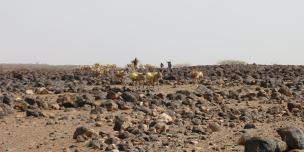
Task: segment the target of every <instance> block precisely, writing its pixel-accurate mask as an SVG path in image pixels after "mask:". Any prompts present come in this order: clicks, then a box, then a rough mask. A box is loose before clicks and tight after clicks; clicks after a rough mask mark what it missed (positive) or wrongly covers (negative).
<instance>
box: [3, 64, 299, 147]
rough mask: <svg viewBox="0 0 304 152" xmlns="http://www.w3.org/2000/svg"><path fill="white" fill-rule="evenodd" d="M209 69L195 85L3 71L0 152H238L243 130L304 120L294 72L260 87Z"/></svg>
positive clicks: (253, 132) (260, 131) (273, 130)
mask: <svg viewBox="0 0 304 152" xmlns="http://www.w3.org/2000/svg"><path fill="white" fill-rule="evenodd" d="M272 68H273V67H272ZM282 69H284V68H282ZM203 70H205V69H203ZM210 71H212V70H210ZM210 71H209V73H208V75H206V77H205V79H204V80H203V81H202V82H201V83H200V84H199V85H194V84H189V83H186V81H185V82H184V84H181V85H170V83H169V82H170V81H171V82H174V81H172V80H168V81H165V82H162V83H161V85H160V87H159V89H158V88H157V87H154V88H153V87H149V88H147V87H146V88H144V89H140V90H139V89H137V88H136V87H134V86H127V87H123V86H122V85H117V84H103V83H101V82H98V81H99V80H102V79H100V78H94V77H91V76H86V75H83V76H79V77H82V79H80V80H79V78H77V77H75V76H77V75H75V74H74V77H69V75H71V74H69V73H55V74H39V73H36V74H37V75H39V77H36V78H34V77H33V75H35V74H33V73H26V74H23V75H22V76H21V78H20V75H19V76H18V75H14V74H11V73H6V74H3V75H2V76H1V85H2V88H1V92H2V95H1V98H0V99H1V100H0V101H1V102H0V103H2V104H1V106H0V108H1V109H0V112H1V113H0V114H1V119H0V134H1V136H0V151H1V152H2V151H4V152H5V151H7V152H19V151H20V152H36V151H37V152H58V151H59V152H60V151H62V152H69V151H71V152H74V151H80V152H82V151H83V152H87V151H115V150H120V151H202V152H204V151H206V152H208V151H228V152H230V151H231V152H238V151H239V152H241V151H244V149H245V147H244V145H243V144H241V143H240V139H241V137H242V136H243V137H244V136H245V135H250V136H251V137H253V136H256V137H263V138H269V139H278V140H281V137H280V135H279V134H278V133H277V129H280V128H284V127H291V126H292V127H298V128H301V127H302V126H304V121H303V120H304V119H303V117H302V116H303V112H302V107H303V105H302V101H303V100H302V99H303V91H302V88H303V87H302V86H301V85H303V83H302V82H303V81H302V78H301V76H300V75H299V76H296V75H293V76H286V75H285V73H284V72H282V73H280V74H278V75H279V76H280V77H282V79H279V78H276V80H277V81H276V82H280V83H281V84H280V85H275V84H271V82H270V84H269V85H273V86H267V87H265V86H264V84H263V82H261V80H263V79H260V78H253V77H251V78H252V79H250V80H251V81H249V80H244V81H242V82H240V81H236V80H235V79H234V78H231V77H229V76H225V75H223V76H217V77H216V79H212V76H211V75H212V73H211V72H210ZM291 71H293V70H291ZM294 71H296V70H294ZM205 73H207V72H205ZM215 73H216V72H215ZM262 73H263V72H262ZM264 74H265V75H269V73H267V72H265V73H264ZM249 75H254V73H253V74H247V75H245V76H242V77H244V79H246V78H248V76H249ZM225 77H226V78H228V80H227V79H225ZM92 78H93V79H92ZM267 79H268V78H267ZM105 80H106V81H103V82H108V80H107V79H105ZM219 80H225V81H224V82H223V81H221V83H220V82H219ZM265 80H266V79H265ZM279 80H283V81H279ZM291 80H292V81H291ZM91 81H92V82H91ZM247 81H248V82H247ZM167 82H168V83H167ZM265 82H266V81H265ZM300 82H301V83H300ZM21 84H23V85H21ZM300 84H301V85H300ZM248 126H249V127H248ZM79 127H83V128H86V129H87V130H86V133H84V132H77V131H76V129H77V128H79ZM87 132H90V133H87Z"/></svg>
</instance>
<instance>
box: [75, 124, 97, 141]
mask: <svg viewBox="0 0 304 152" xmlns="http://www.w3.org/2000/svg"><path fill="white" fill-rule="evenodd" d="M93 137H98V134H97V133H96V132H95V131H94V130H93V129H89V128H87V127H84V126H81V127H78V128H77V129H76V130H75V132H74V135H73V139H78V138H83V139H84V140H87V139H89V138H93Z"/></svg>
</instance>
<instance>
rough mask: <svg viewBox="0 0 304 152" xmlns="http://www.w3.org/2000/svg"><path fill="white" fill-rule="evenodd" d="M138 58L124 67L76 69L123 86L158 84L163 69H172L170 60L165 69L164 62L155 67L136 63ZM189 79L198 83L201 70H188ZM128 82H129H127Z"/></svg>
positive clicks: (200, 77)
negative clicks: (107, 78)
mask: <svg viewBox="0 0 304 152" xmlns="http://www.w3.org/2000/svg"><path fill="white" fill-rule="evenodd" d="M138 63H139V60H138V59H137V58H135V59H134V60H133V61H131V64H127V65H126V67H125V68H120V67H117V66H116V65H115V64H105V65H102V64H99V63H96V64H94V65H84V66H80V67H78V68H77V69H76V70H77V71H80V72H87V73H92V74H94V75H95V76H99V77H110V78H111V79H112V80H115V81H118V82H119V83H120V84H121V85H123V86H125V85H127V84H130V85H132V86H135V87H137V88H138V89H140V87H144V86H147V87H153V88H154V86H158V88H159V84H160V81H161V80H163V73H164V71H165V70H167V71H169V73H170V71H171V70H172V65H171V62H168V67H167V68H166V69H165V68H164V64H163V63H161V64H160V67H159V68H157V67H155V66H153V65H150V64H138ZM190 79H191V80H192V83H193V84H199V83H200V81H201V80H202V79H203V72H202V71H198V70H192V71H191V72H190ZM128 82H130V83H128Z"/></svg>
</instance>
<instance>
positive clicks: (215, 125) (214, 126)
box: [209, 122, 221, 132]
mask: <svg viewBox="0 0 304 152" xmlns="http://www.w3.org/2000/svg"><path fill="white" fill-rule="evenodd" d="M209 128H210V129H211V130H212V132H218V131H220V130H221V126H220V125H219V124H218V123H216V122H213V123H210V124H209Z"/></svg>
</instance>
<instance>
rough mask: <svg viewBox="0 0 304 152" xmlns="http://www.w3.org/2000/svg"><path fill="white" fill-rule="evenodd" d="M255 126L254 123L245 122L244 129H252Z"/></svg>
mask: <svg viewBox="0 0 304 152" xmlns="http://www.w3.org/2000/svg"><path fill="white" fill-rule="evenodd" d="M254 128H256V126H255V124H246V125H245V127H244V129H254Z"/></svg>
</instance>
